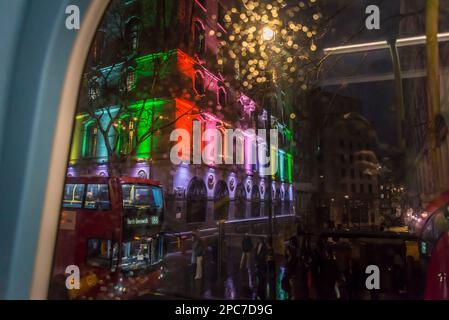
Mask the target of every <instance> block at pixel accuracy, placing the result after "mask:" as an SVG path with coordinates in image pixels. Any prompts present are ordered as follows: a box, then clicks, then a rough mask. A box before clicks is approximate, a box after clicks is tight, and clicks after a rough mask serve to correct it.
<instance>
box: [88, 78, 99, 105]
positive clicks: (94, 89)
mask: <svg viewBox="0 0 449 320" xmlns="http://www.w3.org/2000/svg"><path fill="white" fill-rule="evenodd" d="M88 91H89V92H88V95H89V99H90V100H91V101H94V100H97V99H98V98H99V97H100V84H99V83H98V81H97V80H92V81H90V83H89V89H88Z"/></svg>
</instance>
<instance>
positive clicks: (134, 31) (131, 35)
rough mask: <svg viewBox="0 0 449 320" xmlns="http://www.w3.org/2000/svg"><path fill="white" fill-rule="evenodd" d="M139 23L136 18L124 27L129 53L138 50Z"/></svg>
mask: <svg viewBox="0 0 449 320" xmlns="http://www.w3.org/2000/svg"><path fill="white" fill-rule="evenodd" d="M139 37H140V21H139V19H137V18H133V19H131V20H130V21H129V22H128V24H127V26H126V41H127V42H128V48H129V50H130V51H131V52H136V51H137V50H138V48H139Z"/></svg>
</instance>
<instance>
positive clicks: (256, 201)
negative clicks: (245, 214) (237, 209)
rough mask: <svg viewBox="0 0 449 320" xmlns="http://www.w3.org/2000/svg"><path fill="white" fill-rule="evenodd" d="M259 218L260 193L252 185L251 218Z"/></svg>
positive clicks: (256, 187)
mask: <svg viewBox="0 0 449 320" xmlns="http://www.w3.org/2000/svg"><path fill="white" fill-rule="evenodd" d="M259 216H260V192H259V187H258V186H256V185H254V186H253V188H252V190H251V217H259Z"/></svg>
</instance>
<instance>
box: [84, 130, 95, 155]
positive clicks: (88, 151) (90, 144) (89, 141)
mask: <svg viewBox="0 0 449 320" xmlns="http://www.w3.org/2000/svg"><path fill="white" fill-rule="evenodd" d="M85 130H86V132H85V136H86V140H85V141H86V144H85V145H84V148H85V149H84V150H83V151H84V152H83V155H84V157H86V158H91V157H95V153H96V149H97V135H98V128H97V127H96V126H95V124H94V123H91V124H90V125H88V126H87V127H86V129H85Z"/></svg>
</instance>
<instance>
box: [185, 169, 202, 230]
mask: <svg viewBox="0 0 449 320" xmlns="http://www.w3.org/2000/svg"><path fill="white" fill-rule="evenodd" d="M206 205H207V188H206V184H205V183H204V181H203V180H201V179H200V178H197V177H194V178H193V179H192V180H191V181H190V184H189V187H188V188H187V223H200V222H204V221H206Z"/></svg>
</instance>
